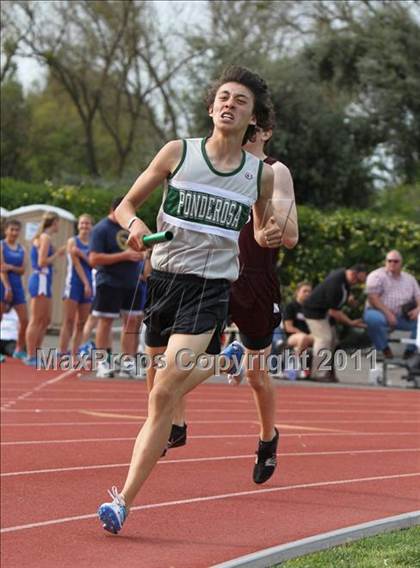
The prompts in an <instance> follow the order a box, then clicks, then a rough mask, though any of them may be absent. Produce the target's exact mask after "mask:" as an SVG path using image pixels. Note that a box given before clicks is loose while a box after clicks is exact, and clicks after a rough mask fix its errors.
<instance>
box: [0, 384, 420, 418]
mask: <svg viewBox="0 0 420 568" xmlns="http://www.w3.org/2000/svg"><path fill="white" fill-rule="evenodd" d="M227 388H228V387H227ZM15 390H17V391H18V392H21V389H5V390H4V391H2V392H3V393H6V391H7V392H11V391H15ZM51 392H53V391H52V389H48V390H47V391H44V394H47V393H51ZM54 392H57V393H60V394H61V395H63V394H64V393H67V392H68V393H73V392H74V393H79V394H83V395H86V393H101V394H104V391H103V390H97V389H95V390H88V389H86V390H78V389H54ZM115 392H118V394H124V395H126V394H129V393H130V392H133V393H136V395H137V396H133V397H130V398H120V397H118V402H127V401H129V402H133V403H134V402H136V401H146V400H147V398H148V396H147V394H146V393H144V394H143V395H142V394H141V393H140V394H139V393H138V392H137V391H127V390H125V389H124V390H122V391H121V390H119V391H115ZM105 394H108V391H106V392H105ZM188 400H189V402H191V403H199V402H205V403H206V404H207V403H208V402H217V403H218V404H250V405H253V400H252V399H251V397H247V398H239V397H236V396H235V398H229V399H227V398H226V396H223V397H220V398H205V397H204V398H195V396H194V394H193V395H190V396H189V397H188ZM32 401H37V402H45V401H46V402H78V401H82V402H86V396H83V397H80V398H69V397H64V396H61V397H55V396H43V397H36V398H35V397H32V398H31V402H32ZM106 401H112V402H115V396H114V397H105V396H103V397H99V398H92V397H89V402H106ZM283 402H287V403H289V402H291V401H289V400H287V401H286V400H284V401H283ZM322 404H325V405H329V406H336V405H337V403H336V402H333V401H327V400H325V401H323V402H322ZM293 405H294V406H317V407H319V402H318V401H312V400H296V401H293ZM350 406H362V407H363V406H364V407H366V406H369V408H376V407H378V408H381V409H384V408H388V409H394V411H395V412H398V408H399V407H400V408H401V410H402V411H406V410H407V408H408V405H407V404H405V403H403V402H401V403H398V404H381V403H380V402H379V403H373V402H370V401H364V402H362V401H360V402H353V401H346V407H350ZM411 406H412V407H413V410H418V411H420V399H419V402H418V403H417V402H415V401H412V402H411ZM339 409H340V411H341V407H339Z"/></svg>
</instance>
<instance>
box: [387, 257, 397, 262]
mask: <svg viewBox="0 0 420 568" xmlns="http://www.w3.org/2000/svg"><path fill="white" fill-rule="evenodd" d="M386 261H387V262H397V263H398V262H400V260H399V259H398V258H387V259H386Z"/></svg>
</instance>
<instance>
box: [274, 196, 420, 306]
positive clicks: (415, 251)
mask: <svg viewBox="0 0 420 568" xmlns="http://www.w3.org/2000/svg"><path fill="white" fill-rule="evenodd" d="M299 232H300V237H299V245H298V246H297V247H296V248H295V249H293V250H290V251H283V252H282V253H281V254H280V257H279V263H278V268H279V276H280V280H281V282H282V285H283V286H284V287H286V288H287V289H294V288H295V287H296V284H297V283H298V282H300V281H302V280H309V281H310V282H312V284H317V283H318V282H320V281H321V280H322V279H323V278H325V276H326V275H327V274H328V272H329V271H330V270H332V269H334V268H338V267H344V266H346V267H349V266H351V265H352V264H355V263H359V262H363V263H365V264H366V265H367V267H368V269H369V270H374V269H375V268H378V267H379V266H382V265H383V264H384V258H385V254H386V252H387V251H389V250H391V249H394V248H395V249H398V250H399V251H400V252H401V253H402V255H403V258H404V269H405V270H407V271H408V272H411V273H412V274H414V275H415V276H416V277H417V279H420V262H419V259H420V224H418V223H414V222H412V221H406V220H404V219H399V218H396V217H390V218H386V217H381V216H374V215H373V214H372V213H371V212H370V211H369V210H366V211H354V210H339V211H336V212H334V213H328V214H327V213H324V212H322V211H318V210H315V209H313V208H309V207H299ZM286 295H287V291H286Z"/></svg>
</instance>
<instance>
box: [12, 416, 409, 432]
mask: <svg viewBox="0 0 420 568" xmlns="http://www.w3.org/2000/svg"><path fill="white" fill-rule="evenodd" d="M89 414H92V413H89ZM105 416H108V415H105ZM111 416H112V415H111ZM123 416H125V415H123ZM118 417H120V418H121V415H117V416H116V418H118ZM127 418H129V420H125V421H117V420H111V421H109V422H104V421H99V420H98V421H96V422H83V421H80V422H20V423H11V422H9V423H4V422H3V423H2V424H1V428H27V427H28V426H31V427H33V426H46V427H50V426H95V425H98V426H102V425H109V426H113V425H115V426H117V425H122V424H126V425H128V424H129V425H131V426H135V425H136V422H135V420H143V419H144V418H143V417H142V416H130V417H128V416H127ZM188 423H189V424H231V425H235V424H254V421H253V420H189V421H188ZM289 423H290V425H291V426H292V425H293V423H292V421H291V420H289ZM255 424H257V422H256V421H255ZM299 424H301V425H304V424H352V425H353V424H418V425H420V421H418V420H299ZM414 432H415V433H416V431H414ZM411 434H413V431H411Z"/></svg>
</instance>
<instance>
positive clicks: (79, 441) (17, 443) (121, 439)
mask: <svg viewBox="0 0 420 568" xmlns="http://www.w3.org/2000/svg"><path fill="white" fill-rule="evenodd" d="M280 434H281V437H282V438H292V437H293V438H296V437H300V438H302V437H304V436H312V437H314V436H377V437H381V438H383V437H384V436H408V435H411V434H412V432H373V433H372V432H332V433H331V432H320V433H313V432H310V433H306V432H304V433H296V434H287V433H285V432H283V431H282V427H281V426H280ZM256 436H257V434H256V433H253V434H214V435H212V434H206V435H202V436H200V435H196V436H188V440H223V439H225V438H226V439H230V438H234V439H238V438H239V439H240V438H255V437H256ZM135 439H136V437H135V436H131V437H114V438H71V439H64V440H16V441H14V442H1V444H0V445H1V446H37V445H40V446H42V445H43V444H90V443H99V444H100V443H108V442H128V441H130V440H131V441H132V440H135Z"/></svg>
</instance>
